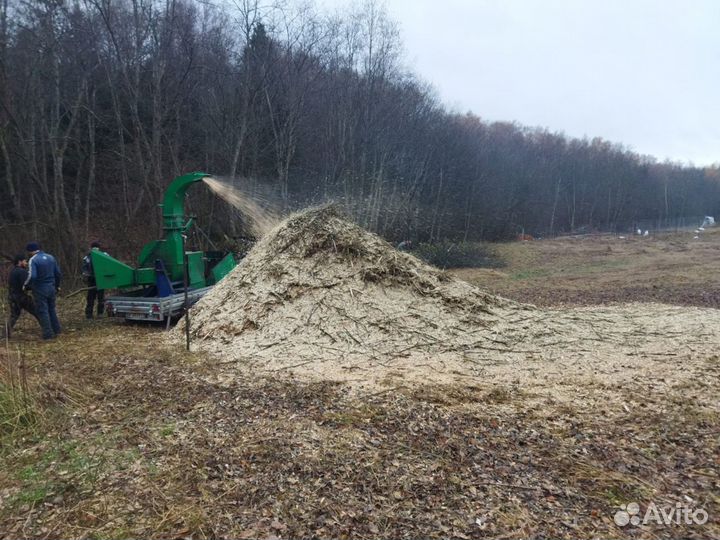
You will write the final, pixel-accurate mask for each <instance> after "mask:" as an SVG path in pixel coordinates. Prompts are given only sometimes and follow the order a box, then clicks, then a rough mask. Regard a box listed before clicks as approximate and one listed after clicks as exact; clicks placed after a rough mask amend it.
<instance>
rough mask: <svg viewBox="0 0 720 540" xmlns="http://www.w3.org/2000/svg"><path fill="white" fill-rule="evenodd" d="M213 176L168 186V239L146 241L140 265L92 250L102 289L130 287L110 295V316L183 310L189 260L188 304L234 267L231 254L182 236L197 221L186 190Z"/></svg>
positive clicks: (151, 316) (156, 315)
mask: <svg viewBox="0 0 720 540" xmlns="http://www.w3.org/2000/svg"><path fill="white" fill-rule="evenodd" d="M209 176H210V175H209V174H206V173H202V172H194V173H190V174H186V175H183V176H179V177H177V178H175V179H174V180H173V181H172V183H171V184H170V185H169V186H168V188H167V190H166V191H165V197H164V198H163V202H162V205H161V206H162V217H163V233H164V238H162V239H160V240H154V241H152V242H150V243H148V244H146V245H145V247H144V248H143V249H142V251H141V252H140V257H139V258H138V267H137V268H133V267H131V266H129V265H127V264H125V263H123V262H120V261H118V260H117V259H115V258H113V257H111V256H109V255H107V254H105V253H103V252H101V251H97V250H94V251H92V252H91V257H92V265H93V272H94V274H95V282H96V284H97V287H98V289H105V290H107V289H125V290H128V289H130V291H129V292H125V293H123V295H122V296H114V297H111V298H108V299H107V301H106V308H107V312H108V315H110V316H124V317H125V318H126V319H135V320H156V321H162V320H163V319H165V318H166V317H172V316H175V315H178V314H180V313H181V312H182V310H183V309H184V305H185V287H184V280H185V276H184V272H185V265H186V260H185V258H187V273H188V275H187V283H188V291H187V293H188V303H189V304H193V303H194V302H196V301H197V300H199V299H200V298H201V297H202V296H203V295H204V294H205V293H206V292H207V291H208V290H210V288H211V287H212V286H213V285H214V284H215V283H217V282H218V281H220V280H221V279H222V278H223V277H225V275H227V274H228V273H229V272H230V271H231V270H232V269H233V268H234V267H235V265H236V260H235V256H234V255H233V254H232V253H223V252H216V251H205V252H203V251H185V249H184V247H185V242H184V237H185V236H186V235H187V232H188V230H189V229H190V227H191V226H192V222H193V220H192V218H187V217H186V216H185V195H186V192H187V190H188V188H189V187H190V186H192V185H193V184H195V183H196V182H201V181H202V180H203V178H206V177H209Z"/></svg>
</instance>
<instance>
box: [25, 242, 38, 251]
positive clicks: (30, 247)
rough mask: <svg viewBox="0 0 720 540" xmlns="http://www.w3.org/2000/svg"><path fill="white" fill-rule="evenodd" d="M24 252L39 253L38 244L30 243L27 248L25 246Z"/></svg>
mask: <svg viewBox="0 0 720 540" xmlns="http://www.w3.org/2000/svg"><path fill="white" fill-rule="evenodd" d="M25 250H26V251H27V252H28V253H32V252H33V251H40V244H38V243H37V242H30V243H29V244H28V245H27V246H25Z"/></svg>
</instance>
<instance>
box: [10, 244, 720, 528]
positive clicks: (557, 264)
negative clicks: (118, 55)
mask: <svg viewBox="0 0 720 540" xmlns="http://www.w3.org/2000/svg"><path fill="white" fill-rule="evenodd" d="M496 249H497V253H498V256H499V257H501V258H502V259H503V260H504V261H505V263H506V266H505V267H503V268H502V269H501V271H498V270H483V269H473V270H458V271H455V272H454V273H455V274H456V275H459V276H461V277H462V278H463V279H467V280H468V281H471V282H473V283H475V284H477V285H480V286H482V287H483V288H487V289H490V290H491V291H493V292H497V293H499V294H503V295H505V296H507V297H510V298H513V299H516V300H520V301H523V302H531V303H535V304H537V305H541V306H546V307H548V308H549V311H545V312H543V313H551V314H553V316H552V317H549V318H548V321H547V325H546V328H547V332H546V333H545V335H540V336H536V337H535V338H534V339H535V340H536V341H535V342H534V343H535V344H536V346H534V347H532V348H531V349H527V348H526V347H525V345H524V344H523V342H522V341H512V344H513V345H514V354H513V355H512V357H503V358H507V360H506V361H504V362H503V361H501V360H496V361H495V363H492V362H488V361H487V358H485V359H484V362H483V363H482V365H481V366H480V367H478V368H477V372H476V373H473V376H458V377H451V378H448V379H446V378H444V377H442V376H440V375H438V376H433V375H432V374H430V375H428V376H427V378H426V379H425V380H413V381H406V380H404V379H403V376H402V369H398V370H397V373H396V374H395V376H390V375H389V374H388V375H387V376H386V377H385V379H384V381H381V382H382V384H378V385H377V386H376V387H374V388H373V389H372V390H368V391H365V392H364V393H361V394H358V393H357V392H356V391H353V390H352V386H351V385H348V384H344V383H340V382H330V381H323V380H322V378H321V377H316V378H304V377H300V376H293V374H292V373H285V372H284V371H279V372H270V373H267V372H266V373H254V372H252V371H247V372H244V373H242V376H238V375H237V373H236V372H230V371H228V366H227V365H225V364H223V362H222V360H221V359H218V358H215V357H213V356H209V355H207V354H206V353H201V352H191V353H186V352H185V351H183V350H181V349H178V348H177V347H170V346H168V345H167V344H166V341H167V340H165V339H164V335H163V332H162V331H161V330H160V329H158V328H155V327H146V326H138V325H126V324H120V323H116V322H114V321H111V320H101V321H85V320H84V319H82V306H81V301H80V300H79V299H78V298H77V297H76V298H74V299H72V300H65V301H63V302H62V303H61V309H62V320H63V322H64V324H65V330H66V331H65V334H64V335H63V336H62V337H61V338H60V339H58V340H56V341H54V342H51V343H43V342H41V341H40V340H39V339H38V338H37V336H36V334H37V331H36V329H35V328H34V325H33V324H32V321H29V320H25V321H21V324H20V328H19V331H18V333H17V336H16V339H13V341H11V342H9V343H6V344H4V345H3V347H2V349H0V350H1V351H2V352H1V353H0V382H1V383H2V386H0V390H2V391H1V392H0V414H1V415H2V416H0V421H1V422H2V423H1V431H0V538H16V537H32V538H55V537H76V538H128V537H164V538H296V537H298V538H299V537H303V538H306V537H307V538H329V537H333V538H335V537H337V538H376V537H388V538H418V537H433V538H441V537H443V538H447V537H452V538H461V539H464V538H528V537H531V538H579V537H602V538H675V537H692V538H718V537H720V397H719V396H720V356H718V354H717V352H712V351H713V348H714V350H715V351H717V350H718V347H717V346H716V344H717V340H718V335H717V332H716V330H715V328H716V327H717V326H716V325H717V324H718V314H720V311H718V310H716V309H707V308H713V307H717V302H718V295H719V293H720V278H719V277H718V274H717V264H718V261H719V260H720V234H716V233H712V234H707V235H704V236H703V238H702V239H700V240H696V241H692V237H689V238H688V237H687V235H678V236H667V237H663V238H634V237H631V238H627V239H625V240H621V239H619V238H615V237H599V238H598V237H595V238H578V239H557V240H550V241H539V242H533V243H513V244H507V245H501V246H498V247H497V248H496ZM641 300H642V301H646V300H653V301H654V302H662V304H658V303H655V304H653V305H651V306H644V305H641V304H633V305H632V306H630V307H629V308H624V309H625V311H623V312H624V313H626V314H627V317H626V319H625V320H624V321H622V323H623V324H624V325H625V326H624V327H622V328H620V329H619V330H618V329H617V326H618V322H617V321H616V320H609V322H608V317H607V313H608V310H610V311H611V312H613V313H617V312H616V311H614V310H615V306H613V305H607V304H613V303H617V302H637V301H641ZM598 304H601V305H598ZM672 304H674V305H672ZM679 306H680V307H679ZM686 306H696V307H686ZM702 308H706V309H702ZM648 314H650V315H648ZM557 317H564V318H568V317H570V318H571V319H572V318H573V317H575V318H577V321H578V324H579V325H581V326H583V325H584V327H590V328H593V329H594V330H593V331H595V332H597V334H598V336H597V337H598V339H597V340H596V341H594V342H590V346H583V348H584V349H586V350H580V351H579V352H578V351H577V349H578V347H577V344H576V343H572V342H567V343H559V345H560V350H562V348H563V347H566V348H567V349H568V351H570V350H573V349H574V350H576V353H575V354H568V355H562V354H560V355H557V354H554V355H550V356H548V355H543V354H542V352H543V349H544V348H547V349H548V350H554V351H556V350H558V343H552V340H553V331H552V329H553V324H554V323H553V321H555V320H557ZM648 319H650V320H648ZM536 322H540V323H541V322H542V321H536ZM535 326H537V325H534V327H535ZM613 328H614V330H613ZM608 332H609V334H608ZM501 334H502V335H499V336H498V337H497V339H498V340H499V341H503V343H500V344H496V345H498V347H505V348H506V347H507V345H508V339H507V336H515V337H517V336H521V335H522V328H519V329H516V330H515V333H512V332H510V331H509V330H508V332H506V333H504V332H502V333H501ZM503 335H505V338H503ZM608 335H609V336H610V339H607V336H608ZM619 336H621V337H622V343H618V342H617V339H619ZM565 337H567V336H565ZM558 339H564V338H563V336H560V337H559V338H558V337H557V336H556V337H555V341H557V340H558ZM638 343H642V347H641V349H642V351H643V354H642V355H638V354H633V352H634V351H636V350H638ZM485 346H486V347H490V348H491V347H492V346H493V345H492V344H486V345H485ZM490 353H491V351H488V350H485V351H478V353H477V354H476V355H474V356H473V355H472V354H471V355H470V356H469V358H468V362H469V363H470V364H472V362H473V361H475V362H477V361H478V360H479V359H481V358H480V357H482V356H483V355H486V354H490ZM599 358H602V359H604V361H603V362H599V361H598V359H599ZM231 375H232V376H231ZM631 502H636V503H638V504H639V506H640V514H641V515H644V514H645V512H646V511H647V509H648V508H650V507H651V505H653V504H654V505H657V507H660V508H663V509H668V508H676V507H677V506H678V505H681V506H682V508H690V509H703V510H704V511H705V512H707V514H708V521H707V523H705V524H702V525H699V524H687V523H679V524H678V523H673V524H671V525H665V524H657V523H654V524H647V525H639V526H636V525H632V524H630V525H625V526H619V525H617V524H616V523H615V521H614V520H613V518H614V516H615V515H616V513H617V512H619V511H621V510H622V508H621V505H627V504H628V503H631Z"/></svg>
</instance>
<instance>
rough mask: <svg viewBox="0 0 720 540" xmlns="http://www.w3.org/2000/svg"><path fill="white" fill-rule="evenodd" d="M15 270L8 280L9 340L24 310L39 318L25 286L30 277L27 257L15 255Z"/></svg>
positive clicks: (7, 330) (7, 333) (7, 334)
mask: <svg viewBox="0 0 720 540" xmlns="http://www.w3.org/2000/svg"><path fill="white" fill-rule="evenodd" d="M13 264H14V268H13V269H12V270H11V271H10V277H9V278H8V302H9V303H10V320H9V321H8V323H7V329H6V334H5V335H6V336H7V337H8V338H9V337H10V334H11V333H12V330H13V328H14V327H15V323H16V322H17V321H18V319H19V318H20V315H22V312H23V310H25V311H27V312H28V313H29V314H30V315H32V316H33V317H35V318H36V319H37V318H38V317H37V313H35V304H34V303H33V300H32V298H31V297H30V296H28V295H27V294H25V291H24V290H23V286H24V285H25V282H26V281H27V277H28V271H27V267H28V259H27V257H26V256H25V255H15V257H14V259H13Z"/></svg>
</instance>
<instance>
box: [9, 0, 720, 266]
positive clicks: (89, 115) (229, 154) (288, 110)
mask: <svg viewBox="0 0 720 540" xmlns="http://www.w3.org/2000/svg"><path fill="white" fill-rule="evenodd" d="M0 9H1V13H0V177H1V178H0V231H2V232H3V234H2V236H1V240H0V249H2V251H3V252H4V253H8V252H11V251H12V250H16V249H17V248H18V247H21V246H22V245H24V241H26V240H28V239H36V240H39V241H41V242H44V243H45V244H46V245H47V247H48V248H49V249H53V250H55V251H56V253H57V254H58V255H60V257H61V259H63V260H66V261H77V260H78V254H79V253H80V252H81V251H82V250H83V249H84V247H85V246H86V245H87V242H88V241H89V240H91V239H94V238H102V239H103V240H104V241H105V242H106V243H109V244H111V245H113V247H114V248H115V250H116V252H121V253H126V254H128V255H129V254H135V253H136V251H137V247H138V246H139V245H140V244H141V243H142V242H144V241H147V240H150V239H152V238H156V237H158V235H159V234H160V213H159V211H158V210H157V204H158V202H159V201H160V200H161V198H162V194H163V191H164V188H165V186H166V185H167V184H168V182H169V181H170V180H171V179H172V178H173V177H174V176H176V175H179V174H182V173H185V172H189V171H194V170H203V171H207V172H211V173H214V174H218V175H222V176H228V177H233V178H235V177H237V178H240V179H241V180H240V181H241V182H242V183H243V185H244V187H245V189H247V190H250V191H251V192H256V193H258V195H260V194H264V196H267V193H268V192H270V193H272V197H273V199H274V200H275V202H276V204H277V205H278V206H280V207H281V208H282V210H285V211H287V210H290V209H294V208H299V207H303V206H305V205H307V204H311V203H317V202H322V201H327V200H336V201H339V202H340V203H342V204H343V205H345V207H346V208H347V211H348V212H349V213H350V214H351V215H352V216H353V217H354V218H355V219H356V220H357V221H358V222H359V223H361V224H362V225H364V226H366V227H368V228H369V229H371V230H374V231H376V232H378V233H380V234H381V235H384V236H385V237H387V238H388V239H391V240H398V239H407V238H409V239H414V240H421V241H429V242H434V241H440V240H443V241H444V240H451V241H475V240H499V239H505V238H510V237H514V236H515V235H516V234H518V233H519V232H526V233H530V234H538V235H544V234H557V233H563V232H573V231H578V230H606V231H614V230H623V229H626V228H629V227H633V225H634V224H635V223H636V222H638V221H641V220H652V221H653V222H655V223H658V224H663V223H670V222H672V221H673V220H674V219H676V218H678V217H682V216H691V215H692V216H694V215H703V214H715V215H717V214H720V180H719V175H720V171H719V170H718V168H717V167H710V168H699V167H691V166H681V165H679V164H675V163H669V162H665V163H660V162H658V161H657V160H655V159H654V158H652V157H649V156H641V155H638V154H636V153H634V152H632V151H630V150H629V149H627V148H625V147H623V146H622V145H620V144H614V143H611V142H608V141H605V140H602V139H599V138H594V139H587V138H586V139H576V138H569V137H567V136H565V135H563V134H562V133H553V132H550V131H548V130H545V129H538V128H530V127H524V126H521V125H519V124H517V123H512V122H493V123H491V122H487V121H484V120H483V119H482V118H481V117H479V116H477V115H475V114H472V113H467V114H460V113H457V112H453V111H450V110H447V109H446V107H444V106H443V104H442V103H441V102H440V101H439V99H438V97H437V95H436V94H435V92H434V90H433V89H432V87H430V86H429V85H428V84H426V83H425V82H423V81H422V80H421V79H420V78H418V76H417V75H415V74H413V73H412V72H409V71H408V70H407V69H406V68H405V67H404V65H403V57H402V44H401V40H400V35H399V32H398V27H397V25H396V24H395V22H393V21H392V20H391V19H390V18H389V17H388V15H387V13H386V12H385V11H384V10H383V9H382V7H381V5H380V4H378V3H377V2H375V1H374V0H369V1H367V2H366V3H364V4H362V5H359V6H356V7H353V8H350V9H349V10H348V11H346V12H344V13H339V14H338V13H333V14H329V13H325V12H321V11H318V10H317V9H315V8H314V7H313V6H312V5H307V4H300V3H296V2H285V3H283V2H279V3H276V4H272V5H269V4H267V5H266V4H261V3H260V2H259V1H258V0H234V1H232V2H231V1H228V2H226V3H220V2H217V3H216V2H207V1H200V0H197V1H191V0H16V1H11V0H0ZM190 205H191V207H192V211H193V212H194V213H195V214H197V215H198V218H199V219H198V221H199V222H200V223H205V226H206V231H205V234H204V235H203V237H202V238H199V239H198V241H199V242H209V241H211V240H215V241H217V240H218V239H221V238H230V237H232V236H237V235H239V234H242V224H241V223H240V224H239V225H238V222H237V221H236V220H234V219H232V214H231V211H230V210H229V209H227V208H226V207H225V206H224V205H223V204H222V203H220V202H218V201H217V200H215V198H213V196H212V195H211V194H210V193H208V192H207V190H202V189H200V188H194V190H193V192H192V197H191V200H190Z"/></svg>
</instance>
